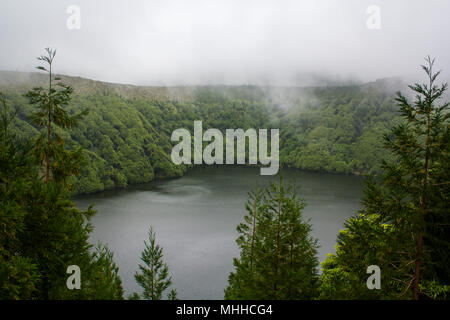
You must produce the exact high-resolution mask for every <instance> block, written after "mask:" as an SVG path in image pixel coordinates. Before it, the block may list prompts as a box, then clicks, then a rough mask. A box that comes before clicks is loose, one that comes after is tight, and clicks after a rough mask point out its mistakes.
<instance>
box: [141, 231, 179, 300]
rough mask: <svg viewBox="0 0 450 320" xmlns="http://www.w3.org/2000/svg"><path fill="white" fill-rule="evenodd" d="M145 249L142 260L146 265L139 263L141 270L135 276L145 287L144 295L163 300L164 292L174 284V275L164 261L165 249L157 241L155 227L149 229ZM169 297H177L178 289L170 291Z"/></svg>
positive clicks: (148, 297) (147, 297) (150, 298)
mask: <svg viewBox="0 0 450 320" xmlns="http://www.w3.org/2000/svg"><path fill="white" fill-rule="evenodd" d="M144 244H145V249H144V250H143V251H142V254H141V260H142V262H143V263H144V265H141V264H140V265H139V270H140V273H139V272H136V273H135V275H134V278H135V279H136V281H137V283H138V284H139V285H140V286H141V287H142V288H143V289H144V290H143V293H142V296H143V297H144V299H148V300H161V299H162V296H163V293H164V291H165V290H166V289H168V288H169V287H170V285H171V284H172V277H170V276H169V267H168V265H167V264H166V263H165V262H164V261H163V250H162V248H161V246H160V245H158V244H157V243H156V234H155V232H154V231H153V227H150V228H149V231H148V242H147V241H144ZM135 296H136V295H135ZM168 298H169V299H172V300H173V299H176V291H174V290H172V291H170V292H169V296H168Z"/></svg>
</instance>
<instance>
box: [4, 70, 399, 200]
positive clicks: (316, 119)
mask: <svg viewBox="0 0 450 320" xmlns="http://www.w3.org/2000/svg"><path fill="white" fill-rule="evenodd" d="M2 74H3V73H2ZM8 74H9V76H11V79H12V82H6V80H5V81H2V82H0V84H1V86H0V87H1V88H0V89H1V90H2V91H3V92H4V94H5V96H6V98H7V100H8V101H9V102H10V103H11V104H12V105H13V108H14V109H15V110H16V111H17V113H18V117H17V119H16V120H15V124H14V125H15V130H16V131H17V133H18V134H19V135H23V136H27V137H30V136H35V135H36V134H37V129H36V127H34V126H33V125H32V124H30V121H28V119H27V117H28V116H29V115H30V114H31V113H32V112H33V106H31V105H30V104H29V103H28V100H27V99H26V98H25V97H24V96H23V94H24V93H25V92H26V90H29V89H30V88H31V87H33V86H35V85H40V84H42V83H43V81H45V79H43V78H41V77H39V76H38V75H36V74H29V76H28V77H26V76H25V75H26V74H25V75H24V74H14V73H8ZM8 74H4V75H5V76H7V75H8ZM63 80H64V81H65V82H67V83H69V84H70V85H72V86H73V87H74V93H73V95H72V100H71V102H70V104H69V106H68V110H69V111H70V112H78V111H80V110H82V109H88V110H89V114H88V115H87V116H86V117H85V118H84V120H83V121H82V122H81V123H80V124H79V126H78V127H77V128H74V129H73V130H69V131H66V132H60V134H61V135H62V136H63V137H64V139H65V141H66V144H67V145H68V146H69V147H70V146H72V147H76V146H81V147H82V148H84V149H85V154H86V157H85V160H86V161H87V165H86V166H84V168H85V169H84V170H83V172H82V173H81V175H80V176H79V177H77V178H76V179H77V181H76V182H74V185H75V192H76V193H81V194H82V193H91V192H96V191H102V190H107V189H112V188H115V187H125V186H127V185H130V184H137V183H145V182H148V181H151V180H153V179H155V178H166V177H176V176H180V175H183V174H184V173H185V172H186V170H187V169H188V168H187V167H186V166H176V165H174V164H173V163H172V161H171V158H170V153H171V150H172V145H173V144H172V142H171V141H170V136H171V134H172V131H173V130H175V129H177V128H186V129H188V130H191V132H192V130H193V121H194V120H202V121H203V128H204V129H205V130H206V129H207V128H218V129H220V130H225V129H227V128H231V129H237V128H243V129H248V128H256V129H258V128H279V129H280V157H281V159H280V162H281V165H282V166H288V167H293V168H298V169H305V170H313V171H323V172H332V173H345V174H353V173H355V174H359V173H361V174H364V173H368V172H373V171H374V170H377V164H379V163H380V159H381V158H382V157H383V156H384V155H385V152H384V151H383V148H382V142H381V141H382V140H381V137H382V135H383V133H384V132H387V131H388V130H389V129H390V128H391V127H392V124H393V122H394V121H395V119H396V107H395V103H394V101H393V96H392V94H390V93H387V92H386V91H385V90H384V88H383V87H382V86H380V85H376V84H374V85H352V86H342V87H317V88H264V87H252V86H242V87H226V86H223V87H192V88H189V87H185V88H173V89H168V88H162V87H160V88H158V87H137V86H127V85H116V84H107V83H102V82H96V81H92V80H87V79H81V78H71V77H63ZM44 83H45V82H44Z"/></svg>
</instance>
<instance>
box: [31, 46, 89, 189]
mask: <svg viewBox="0 0 450 320" xmlns="http://www.w3.org/2000/svg"><path fill="white" fill-rule="evenodd" d="M45 51H46V55H42V56H40V57H39V58H38V60H39V61H43V62H44V63H45V66H38V67H36V68H37V69H38V70H42V71H45V72H47V73H48V88H43V87H36V88H33V89H32V90H30V91H28V92H27V94H26V95H25V96H26V97H28V99H29V101H30V103H31V104H35V105H37V106H38V108H39V111H36V112H34V113H33V115H32V120H33V123H34V124H36V125H37V126H38V127H40V128H43V129H44V130H43V131H42V133H41V134H40V135H39V137H38V138H37V139H36V148H35V150H36V154H37V155H38V157H39V158H40V159H41V161H42V163H43V166H44V171H45V181H46V182H48V181H49V180H50V178H51V174H53V176H54V178H56V179H60V180H64V179H65V178H66V177H67V176H70V175H73V174H78V173H79V171H80V160H81V151H80V150H79V149H77V150H73V151H69V150H67V149H66V148H64V140H63V139H62V138H61V136H60V135H59V134H58V133H57V129H58V128H61V129H66V128H72V127H74V126H75V125H76V124H77V123H78V121H80V120H81V118H82V117H83V116H85V115H86V114H87V113H88V111H87V109H85V110H83V111H82V112H80V113H78V114H76V115H70V114H69V112H68V111H67V110H66V107H67V105H68V104H69V102H70V100H71V94H72V92H73V88H72V87H71V86H69V85H66V84H64V83H63V82H61V81H60V80H61V78H60V77H54V75H53V70H52V67H53V60H54V58H55V55H56V50H52V49H50V48H46V49H45Z"/></svg>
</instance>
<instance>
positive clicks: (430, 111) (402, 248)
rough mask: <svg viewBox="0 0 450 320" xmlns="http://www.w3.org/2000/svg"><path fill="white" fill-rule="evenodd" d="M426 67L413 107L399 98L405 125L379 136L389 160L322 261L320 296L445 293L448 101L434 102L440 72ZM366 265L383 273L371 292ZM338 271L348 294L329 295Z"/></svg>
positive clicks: (449, 245)
mask: <svg viewBox="0 0 450 320" xmlns="http://www.w3.org/2000/svg"><path fill="white" fill-rule="evenodd" d="M426 62H427V64H426V65H423V66H422V69H423V70H424V71H425V73H426V75H427V80H428V82H427V83H425V84H418V83H416V84H414V85H410V86H409V88H410V89H412V90H413V91H414V93H415V101H414V102H413V103H410V102H409V101H408V99H407V98H406V97H405V96H404V95H403V94H401V93H398V95H397V99H396V101H397V103H398V106H399V111H400V114H401V116H402V118H403V121H402V122H400V123H398V124H397V125H396V126H395V127H394V128H393V129H392V131H391V132H390V133H389V134H387V135H385V148H386V149H387V150H388V151H390V156H391V159H390V160H389V161H383V162H382V165H381V169H382V174H381V175H380V177H377V178H370V179H368V181H367V186H366V189H365V196H364V199H363V205H364V207H363V209H362V210H361V212H360V215H359V216H357V217H353V218H351V219H349V220H348V222H347V224H346V229H345V230H344V231H343V232H341V234H340V235H339V237H338V245H337V252H336V255H333V256H330V257H329V258H328V259H327V261H326V262H325V264H324V267H325V268H324V273H323V277H322V286H321V294H322V296H325V297H328V298H333V297H330V295H328V293H331V294H332V295H333V294H336V296H335V297H334V298H340V297H342V295H341V293H342V292H345V291H347V292H348V291H353V292H359V295H356V296H355V298H371V297H372V298H374V297H378V298H392V299H399V298H406V297H411V298H412V299H415V300H417V299H419V298H420V297H424V298H425V297H428V298H433V299H435V298H445V297H448V296H449V294H450V286H449V284H450V281H449V272H450V267H449V264H450V259H449V252H450V239H449V229H448V228H449V226H450V216H449V209H448V204H449V203H450V197H449V194H450V188H449V185H450V178H449V170H448V169H449V162H450V130H449V118H450V113H449V112H448V106H449V104H448V102H446V103H439V99H440V98H441V97H442V96H443V94H444V92H445V90H446V89H447V84H442V85H437V84H436V83H435V82H436V79H437V77H438V75H439V74H440V72H434V71H433V66H434V59H431V58H430V57H427V58H426ZM358 259H359V261H357V260H358ZM372 264H375V265H378V266H379V267H380V268H381V270H382V275H383V278H382V283H383V285H382V289H381V290H377V291H378V292H371V293H369V292H368V291H369V290H365V288H363V286H364V283H365V279H366V278H367V275H365V274H363V273H364V271H365V268H366V267H367V266H368V265H372ZM338 270H341V271H344V273H342V274H348V275H349V277H347V278H346V279H345V281H341V283H347V284H348V287H350V288H352V289H353V290H348V287H347V288H343V287H342V288H341V289H342V290H341V291H340V292H341V293H339V292H337V291H335V290H332V288H333V286H334V284H336V285H337V287H339V284H337V283H336V282H333V281H334V280H333V279H336V278H335V277H333V276H332V275H333V274H336V272H337V271H338ZM357 288H360V289H362V290H359V289H358V290H356V289H357ZM333 291H334V293H333ZM338 291H339V290H338ZM327 292H328V293H327Z"/></svg>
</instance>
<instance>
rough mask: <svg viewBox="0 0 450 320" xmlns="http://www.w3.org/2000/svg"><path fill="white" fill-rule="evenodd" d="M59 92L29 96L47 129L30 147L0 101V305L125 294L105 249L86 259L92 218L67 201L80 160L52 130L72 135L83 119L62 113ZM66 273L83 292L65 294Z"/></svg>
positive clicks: (63, 99) (63, 97)
mask: <svg viewBox="0 0 450 320" xmlns="http://www.w3.org/2000/svg"><path fill="white" fill-rule="evenodd" d="M47 52H48V56H47V57H41V60H44V61H47V62H48V63H49V65H50V68H49V70H48V72H49V75H50V77H49V79H50V83H52V81H53V80H55V79H53V80H52V72H51V64H52V61H53V57H54V51H52V50H50V49H48V50H47ZM42 69H43V70H46V69H45V68H42ZM58 85H59V86H61V87H62V89H60V90H57V89H54V88H53V87H52V85H51V84H50V86H49V90H48V91H47V92H45V90H44V89H42V88H35V89H33V90H32V91H31V92H29V94H28V96H29V97H30V100H31V102H33V103H37V104H38V105H39V107H40V109H41V110H40V111H39V112H37V113H35V117H34V118H35V121H36V122H35V123H36V124H38V125H39V126H41V127H45V128H46V134H42V135H40V137H39V138H38V139H36V140H35V143H32V142H31V141H30V140H29V139H28V138H27V137H24V138H25V139H18V138H17V137H15V136H14V134H12V131H11V128H10V127H11V126H10V124H11V123H12V122H13V121H14V114H13V115H12V116H11V115H10V112H9V111H8V110H7V108H6V103H5V101H4V99H3V98H2V97H1V98H2V99H1V102H2V106H3V110H2V111H3V112H2V117H1V121H0V129H1V130H0V131H1V132H0V135H1V145H0V162H1V168H0V178H1V183H0V195H1V197H0V199H1V206H0V297H2V298H7V299H99V298H101V299H119V298H121V297H122V293H123V289H122V287H121V282H120V278H119V276H118V274H117V267H116V266H115V264H114V262H113V261H112V253H111V252H110V251H109V250H107V249H106V248H103V249H101V250H100V251H97V252H94V253H93V254H92V253H91V252H90V249H91V247H92V246H91V245H90V244H89V242H88V238H89V233H90V232H91V231H92V226H91V225H90V223H89V218H90V217H91V216H92V215H93V214H94V213H95V211H94V210H93V209H92V206H91V207H89V208H88V209H87V210H85V211H81V210H78V209H77V208H76V207H75V205H74V203H73V202H72V201H71V198H70V190H69V188H68V184H67V182H66V178H67V177H70V176H73V175H76V174H77V173H78V172H79V170H78V169H79V168H80V167H81V163H80V160H81V158H80V154H81V153H80V150H75V151H73V150H72V151H71V150H68V149H67V148H66V147H65V144H64V140H63V139H62V138H61V137H60V136H59V135H58V134H56V133H55V130H54V129H55V125H56V126H58V127H59V128H58V130H62V129H64V128H68V127H72V126H73V125H75V124H76V120H78V119H79V117H80V116H81V115H77V116H69V115H68V113H67V112H66V111H65V110H64V109H63V107H64V106H65V105H66V104H67V103H68V101H69V100H70V94H71V92H72V91H71V89H70V88H69V87H67V86H65V85H63V84H60V83H59V84H58ZM83 114H85V113H83ZM23 140H25V141H23ZM41 164H43V165H44V172H45V174H44V177H45V179H44V180H43V179H42V173H41V172H40V171H41V170H40V169H41V168H40V165H41ZM2 226H5V227H4V228H3V227H2ZM69 265H77V266H79V267H80V269H81V271H82V276H81V282H82V283H81V290H69V289H68V288H67V286H66V279H67V274H66V270H67V267H68V266H69Z"/></svg>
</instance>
